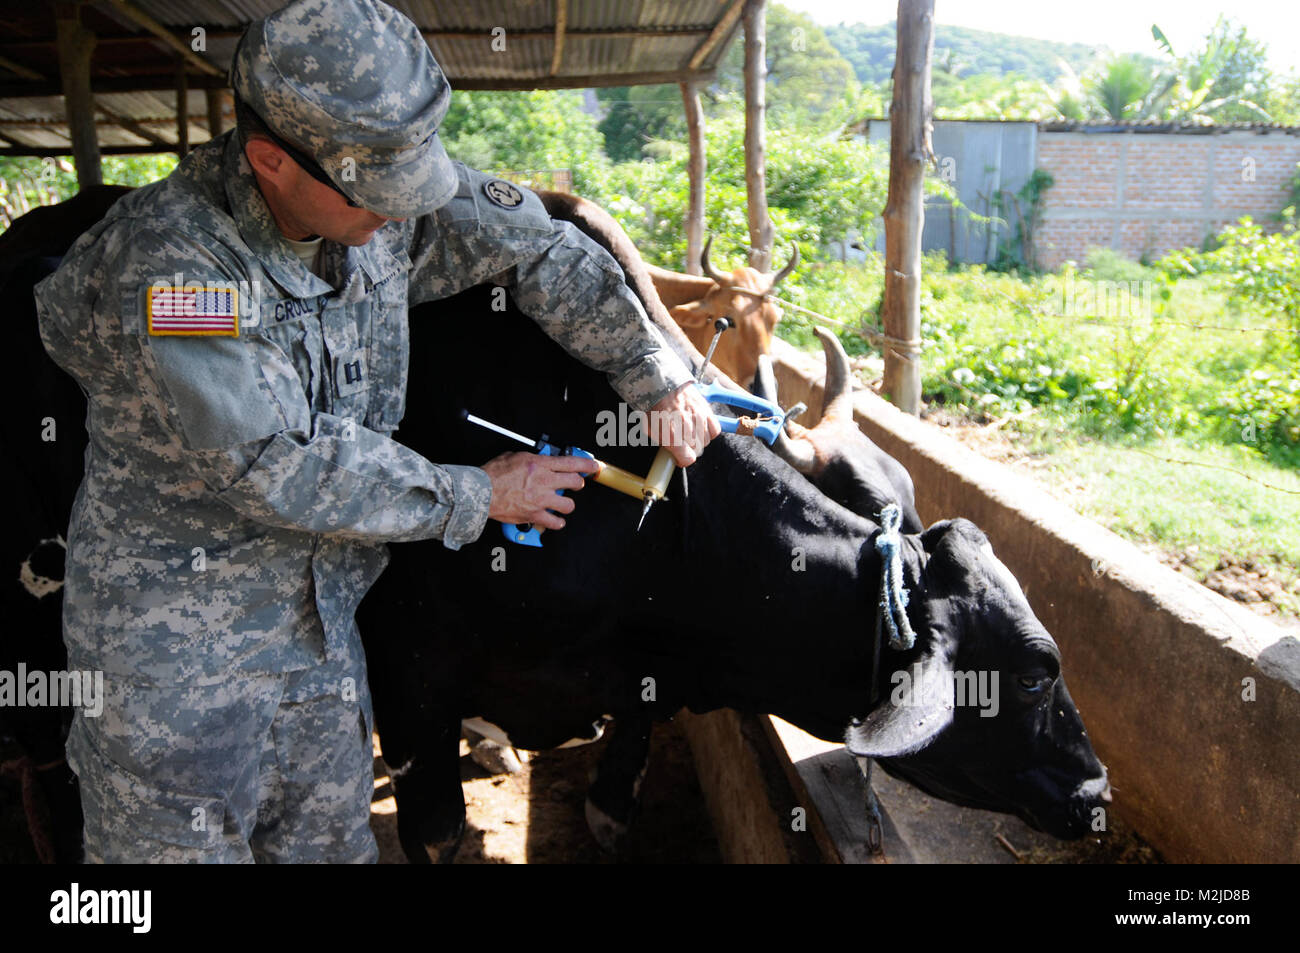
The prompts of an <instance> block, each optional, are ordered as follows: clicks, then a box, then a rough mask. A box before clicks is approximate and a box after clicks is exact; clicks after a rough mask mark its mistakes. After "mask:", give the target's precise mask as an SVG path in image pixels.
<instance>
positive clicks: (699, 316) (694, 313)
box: [669, 301, 713, 329]
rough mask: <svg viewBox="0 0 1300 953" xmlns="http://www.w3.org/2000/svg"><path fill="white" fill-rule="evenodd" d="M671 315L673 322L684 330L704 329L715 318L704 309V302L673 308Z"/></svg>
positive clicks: (694, 302)
mask: <svg viewBox="0 0 1300 953" xmlns="http://www.w3.org/2000/svg"><path fill="white" fill-rule="evenodd" d="M669 314H671V315H672V317H673V320H674V321H676V322H677V324H678V325H679V326H680V327H681V328H683V329H687V328H702V327H704V326H705V325H706V324H708V323H709V321H710V320H711V319H712V318H713V315H711V314H710V313H709V312H708V310H707V309H706V308H705V307H704V305H703V302H700V301H693V302H691V303H690V304H681V305H678V306H677V307H675V308H673V309H672V310H671V311H670V312H669Z"/></svg>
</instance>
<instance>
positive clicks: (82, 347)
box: [36, 133, 690, 682]
mask: <svg viewBox="0 0 1300 953" xmlns="http://www.w3.org/2000/svg"><path fill="white" fill-rule="evenodd" d="M458 171H459V176H460V186H459V190H458V192H457V193H456V196H455V197H454V198H453V199H452V200H451V201H450V202H449V203H448V204H447V205H445V206H443V207H442V208H441V209H439V210H438V211H436V212H434V213H432V214H430V215H426V216H423V217H420V218H416V219H409V220H406V221H404V222H389V223H388V224H386V225H385V226H384V227H383V228H381V229H380V230H379V231H378V232H377V233H376V234H375V237H374V238H373V239H372V240H371V241H370V242H369V243H368V244H367V245H365V246H363V247H358V248H351V247H345V246H342V245H339V244H335V243H332V242H328V241H327V242H326V243H325V252H324V256H323V266H322V269H321V270H322V271H323V272H324V273H325V275H326V276H327V277H329V278H330V279H331V281H329V282H327V281H325V280H322V279H321V278H318V277H317V276H316V275H314V274H312V273H311V272H310V271H308V270H307V269H306V268H305V267H304V266H303V265H302V263H301V261H300V260H299V259H298V258H297V257H296V256H295V255H294V254H293V252H292V250H291V249H290V247H289V246H288V245H287V244H286V243H285V242H284V241H283V239H282V238H281V235H280V232H279V230H278V229H277V227H276V225H275V223H274V221H273V219H272V217H271V214H270V211H269V209H268V208H267V205H266V203H265V202H264V200H263V199H262V196H261V193H260V192H259V191H258V188H257V185H256V180H255V179H254V177H253V174H252V172H251V170H250V168H249V166H248V163H247V160H246V159H245V158H244V156H243V154H242V151H241V150H240V149H239V146H238V142H237V139H236V138H235V136H234V134H233V133H227V134H226V135H224V136H221V137H219V138H218V139H217V140H215V141H214V142H212V143H209V144H205V145H203V146H200V147H199V148H197V149H196V150H194V151H193V152H192V153H191V154H190V155H189V156H187V157H186V158H185V160H184V161H183V162H182V163H181V164H180V165H179V166H178V168H177V169H176V171H175V172H174V173H173V174H172V175H171V176H169V177H168V178H167V179H165V180H164V181H162V182H159V183H155V184H154V185H151V186H148V187H145V188H142V189H139V190H137V191H136V192H133V193H131V194H130V195H127V196H125V197H123V198H122V199H121V200H119V201H118V203H117V204H116V205H115V206H114V207H113V209H112V210H111V211H110V213H109V215H108V216H107V217H106V218H105V219H104V220H103V221H102V222H100V223H99V224H98V225H96V226H95V227H94V228H92V229H91V230H90V231H89V232H87V233H86V234H85V235H83V236H82V237H81V238H80V239H79V240H78V242H77V243H76V244H75V245H74V246H73V248H72V249H71V250H70V251H69V253H68V255H67V257H66V258H65V260H64V262H63V264H62V266H61V267H60V268H59V270H58V271H57V272H55V273H54V274H53V275H51V276H50V277H49V278H47V279H46V280H45V281H43V282H42V283H41V284H40V285H38V286H37V289H36V296H37V307H38V312H39V315H40V329H41V336H42V339H43V340H44V342H45V346H46V349H47V350H48V351H49V353H50V355H51V356H52V357H53V358H54V360H55V361H56V362H57V363H58V364H59V365H60V366H62V367H63V368H64V369H65V370H67V371H68V372H69V373H71V374H72V375H73V377H75V378H76V379H77V381H78V382H79V383H80V385H81V387H82V389H83V390H84V391H85V392H86V394H87V396H88V400H89V410H88V415H87V429H88V430H89V433H90V443H89V446H88V448H87V451H86V460H85V462H86V468H85V469H86V472H85V479H84V481H83V482H82V485H81V488H80V491H79V492H78V495H77V499H76V503H75V505H74V509H73V514H72V522H71V526H70V531H69V540H68V542H69V547H68V548H69V552H68V568H67V576H66V588H65V599H64V636H65V640H66V641H67V643H68V647H69V650H70V653H71V654H72V656H73V657H74V659H76V660H77V663H78V664H90V665H93V666H95V667H98V668H101V669H103V670H105V671H108V672H112V673H116V674H120V675H130V676H135V677H137V678H144V679H151V680H152V679H159V680H167V681H172V682H174V681H179V680H187V681H188V680H193V681H196V682H201V681H207V680H215V679H219V678H221V677H223V676H225V675H226V674H227V673H230V672H285V671H294V670H300V669H304V668H309V667H311V666H313V665H317V664H319V663H321V662H323V661H324V660H326V659H330V660H332V661H333V660H337V659H340V658H342V657H344V656H349V655H353V654H354V653H356V652H357V651H358V649H357V645H356V643H355V638H356V636H355V625H354V623H353V611H354V609H355V608H356V605H357V603H358V602H359V601H360V599H361V597H362V596H363V595H364V594H365V592H366V590H367V589H368V588H369V586H370V584H371V583H372V582H373V581H374V580H375V578H377V576H378V574H379V573H380V572H381V571H382V569H383V566H384V564H385V562H386V552H385V549H384V546H383V543H384V541H387V540H416V539H429V538H440V539H442V540H443V542H444V543H445V544H446V545H447V546H449V547H451V548H453V549H455V548H459V547H460V546H461V545H463V544H464V543H466V542H470V541H472V540H474V539H476V538H477V537H478V535H479V534H480V532H481V531H482V529H483V526H484V523H485V521H486V518H487V511H488V504H489V501H490V496H491V485H490V483H489V481H488V478H487V475H486V474H485V473H484V472H483V471H482V470H480V469H478V468H476V467H463V466H439V465H437V464H434V463H431V462H429V461H428V460H426V459H424V458H423V457H421V456H419V455H418V454H416V453H413V452H412V451H410V450H408V449H407V448H405V447H403V446H401V445H400V444H398V443H396V442H395V441H394V440H392V439H391V433H392V431H393V430H394V429H395V428H396V427H397V425H398V423H399V422H400V421H401V419H402V414H403V403H404V395H405V390H406V375H407V364H408V340H407V307H408V304H417V303H420V302H423V301H428V300H433V299H437V298H441V297H445V296H449V295H452V294H455V293H456V292H458V291H461V290H463V289H465V288H467V287H470V286H472V285H475V284H479V283H483V282H487V281H493V282H496V283H497V284H500V285H502V286H504V287H506V288H508V289H509V291H510V293H511V294H512V296H513V297H514V299H515V301H516V303H517V304H518V305H519V306H520V308H522V309H523V310H524V311H525V312H527V313H528V314H530V315H532V316H533V317H534V319H535V320H536V321H537V322H538V323H539V325H540V326H541V327H542V328H543V329H544V330H545V331H546V332H547V333H548V334H549V335H550V336H551V337H552V338H554V339H555V340H556V341H557V342H559V343H560V344H562V345H563V346H564V347H565V348H566V349H567V350H569V351H570V352H571V353H573V354H575V355H577V356H579V357H581V358H582V359H583V360H585V361H586V362H587V363H588V364H590V365H591V366H593V367H595V368H598V369H601V370H604V371H605V372H607V373H608V374H609V376H610V380H611V383H612V384H613V386H614V388H615V389H616V390H617V391H618V392H619V394H620V395H621V396H622V397H623V398H624V399H626V400H627V401H628V402H629V403H631V404H633V405H634V406H637V407H640V408H643V409H644V408H648V407H649V406H651V405H652V404H654V403H655V402H657V401H658V400H659V399H660V398H661V397H663V396H665V395H666V394H668V393H670V392H671V391H672V390H674V389H675V388H676V387H678V386H680V385H681V384H682V383H685V382H686V381H687V380H689V379H690V374H689V372H688V371H687V370H686V368H685V366H684V365H683V364H682V363H681V361H680V359H678V358H677V357H676V355H674V354H673V353H672V352H671V351H669V350H668V349H667V347H666V346H665V345H664V343H663V340H662V338H661V337H660V336H659V333H658V331H657V330H656V329H655V328H654V327H653V326H652V325H651V324H650V322H649V321H648V320H647V319H646V317H645V314H644V312H643V311H642V310H641V307H640V305H639V303H638V302H636V300H635V298H633V297H632V295H631V294H630V292H629V291H628V290H627V288H626V286H625V285H624V284H623V281H622V273H621V272H620V271H619V270H618V267H617V265H615V264H614V262H613V260H612V259H611V258H609V257H608V256H607V255H606V254H605V253H604V252H603V251H602V250H601V249H599V248H598V247H597V246H595V245H594V244H593V243H592V242H590V241H589V240H588V239H587V238H586V237H585V236H583V235H581V233H579V232H577V231H576V230H575V229H574V228H573V227H572V226H571V225H568V224H566V223H556V222H552V221H551V220H550V218H549V217H548V216H547V214H546V212H545V210H544V209H543V207H542V205H541V202H540V200H539V199H538V198H537V196H536V195H534V194H533V193H531V192H529V191H527V190H523V189H520V190H510V189H509V188H508V187H507V188H506V190H505V192H504V195H505V196H506V199H507V201H506V202H505V203H504V204H503V203H502V202H500V201H498V199H499V198H500V197H501V196H502V194H503V193H502V191H501V186H500V184H497V186H495V187H492V186H491V183H492V181H493V180H491V179H489V178H488V177H487V176H484V175H483V174H481V173H478V172H475V171H472V170H469V169H466V168H465V167H463V166H459V167H458ZM493 191H494V192H495V194H496V196H497V197H498V198H496V199H492V200H491V201H489V200H488V199H489V198H491V195H490V192H493ZM193 285H199V286H204V287H205V288H207V289H208V290H209V293H210V294H215V295H216V296H217V297H216V298H209V299H203V300H215V301H217V302H218V303H217V305H216V306H215V313H216V314H218V315H219V317H218V318H216V319H214V320H216V322H217V323H218V324H220V323H221V322H222V321H223V320H226V321H229V323H231V324H232V325H233V324H234V320H233V316H234V313H235V312H236V311H237V313H238V324H237V326H235V327H232V328H230V333H226V334H212V333H208V334H201V335H194V334H180V333H175V331H174V330H173V331H172V333H165V332H163V333H160V328H165V327H166V320H165V319H164V318H160V317H159V315H161V314H164V313H165V309H164V308H162V306H160V305H159V302H160V301H162V300H164V298H165V296H166V294H179V293H180V292H181V290H182V289H184V288H187V287H192V286H193ZM160 289H163V290H160ZM223 294H229V295H230V297H229V298H222V297H220V296H221V295H223ZM159 295H162V296H163V297H159ZM408 299H409V300H408ZM231 302H237V303H236V304H234V305H233V306H232V307H231V311H230V315H229V316H227V317H224V318H223V317H220V315H224V314H226V312H225V311H223V308H225V307H227V306H229V305H230V304H231Z"/></svg>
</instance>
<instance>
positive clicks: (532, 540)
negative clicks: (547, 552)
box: [501, 443, 596, 549]
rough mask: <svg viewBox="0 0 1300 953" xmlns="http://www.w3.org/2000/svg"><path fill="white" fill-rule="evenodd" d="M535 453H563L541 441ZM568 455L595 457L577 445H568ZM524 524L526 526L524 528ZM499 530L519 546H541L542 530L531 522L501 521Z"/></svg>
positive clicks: (554, 455) (562, 454) (558, 494)
mask: <svg viewBox="0 0 1300 953" xmlns="http://www.w3.org/2000/svg"><path fill="white" fill-rule="evenodd" d="M537 453H538V454H539V455H540V456H543V457H560V456H564V455H565V452H564V451H563V450H561V449H560V448H559V447H557V446H555V445H554V444H551V443H543V444H542V446H541V449H539V450H538V451H537ZM568 455H569V456H571V457H586V458H587V459H588V460H595V459H596V458H595V457H593V456H592V455H591V454H589V453H588V452H587V451H586V450H579V449H578V448H577V447H570V448H569V450H568ZM555 494H556V496H563V495H564V491H563V490H556V491H555ZM525 526H526V527H528V528H527V529H524V527H525ZM501 532H502V533H504V534H505V537H506V539H508V540H510V542H512V543H518V544H519V545H520V546H533V547H536V548H537V549H541V548H542V531H541V530H539V529H538V528H537V527H536V526H534V525H533V524H532V523H503V524H502V525H501Z"/></svg>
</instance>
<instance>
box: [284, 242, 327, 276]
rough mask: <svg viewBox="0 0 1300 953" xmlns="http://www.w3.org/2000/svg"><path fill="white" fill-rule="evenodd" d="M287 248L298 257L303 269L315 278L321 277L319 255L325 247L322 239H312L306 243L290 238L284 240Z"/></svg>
mask: <svg viewBox="0 0 1300 953" xmlns="http://www.w3.org/2000/svg"><path fill="white" fill-rule="evenodd" d="M285 241H286V242H288V243H289V247H290V248H292V249H293V253H294V254H295V255H297V256H298V258H299V260H300V261H301V262H302V264H303V267H304V268H306V269H307V270H308V271H310V272H311V273H312V274H313V275H315V276H316V277H317V278H320V277H322V276H321V273H320V253H321V249H322V248H324V246H325V239H324V238H314V239H312V240H311V241H307V242H296V241H294V240H293V239H292V238H286V239H285Z"/></svg>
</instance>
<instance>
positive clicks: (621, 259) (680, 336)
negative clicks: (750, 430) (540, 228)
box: [539, 192, 924, 533]
mask: <svg viewBox="0 0 1300 953" xmlns="http://www.w3.org/2000/svg"><path fill="white" fill-rule="evenodd" d="M539 194H540V195H541V198H542V202H543V204H544V205H545V206H546V211H547V212H549V213H550V215H551V217H552V218H555V219H563V220H564V221H566V222H573V223H574V224H575V225H577V226H578V227H579V228H580V229H582V231H583V232H585V233H586V234H587V235H588V236H590V237H591V238H592V240H593V241H595V242H596V243H597V244H598V245H600V246H601V247H602V248H604V249H605V250H606V251H607V252H609V253H610V254H611V255H612V256H613V257H614V260H615V261H616V262H618V264H619V266H620V267H621V268H622V269H623V273H624V276H625V277H626V280H627V284H628V287H629V288H631V289H632V292H633V293H634V294H635V295H636V296H637V298H639V299H640V301H641V304H642V305H643V306H644V307H645V310H646V313H647V314H648V315H650V317H651V319H652V320H653V321H654V322H655V323H656V324H657V325H659V327H661V328H666V329H668V331H669V332H670V334H671V335H672V337H673V338H674V340H675V341H676V342H677V346H678V347H679V348H681V349H682V350H683V351H684V352H685V353H687V354H689V355H690V356H691V358H692V360H693V361H695V362H696V366H698V364H699V362H700V361H702V360H703V357H702V356H701V355H700V354H699V353H698V352H697V351H696V350H695V348H694V345H693V344H692V343H691V341H690V339H689V338H687V336H686V335H685V333H682V332H681V331H680V326H679V325H678V324H677V322H676V321H674V320H673V319H672V317H671V315H670V313H669V311H668V309H667V308H666V307H665V306H664V304H663V302H662V300H661V299H660V298H659V293H658V290H657V289H656V287H655V283H654V280H653V279H652V277H651V274H650V272H649V270H648V269H647V268H646V264H645V262H644V261H643V260H642V258H641V254H640V252H638V251H637V249H636V246H635V245H633V244H632V240H631V239H630V238H628V236H627V233H626V232H625V231H623V226H621V225H620V224H619V223H618V221H617V220H616V219H615V218H614V217H613V216H612V215H610V214H609V212H607V211H605V209H603V208H601V207H600V206H599V205H597V204H596V203H595V202H591V201H589V200H587V199H584V198H581V197H580V196H577V195H570V194H568V193H564V192H541V193H539ZM797 251H798V249H796V252H797ZM729 333H735V332H734V331H733V332H729ZM816 333H817V336H818V337H819V338H820V339H821V342H822V349H823V351H825V354H826V384H825V387H824V388H823V394H822V412H821V417H820V418H819V420H818V423H817V425H816V426H815V427H812V428H806V427H801V426H800V425H799V424H798V423H797V422H793V421H791V422H789V423H788V424H787V430H788V431H789V433H787V432H786V430H782V431H781V433H780V435H779V436H778V438H777V441H776V443H775V444H774V445H773V447H772V449H773V450H774V451H775V452H776V454H777V455H778V456H779V457H781V458H782V459H783V460H785V461H786V462H787V463H789V464H791V465H792V466H794V468H795V469H796V470H798V471H799V472H800V473H802V474H803V475H804V476H806V477H808V479H810V480H811V481H812V482H813V484H814V485H815V486H816V487H817V488H818V489H819V490H821V491H822V492H823V493H825V494H826V495H827V496H829V497H830V498H831V499H832V500H834V501H835V502H836V503H839V504H841V505H843V506H847V507H848V508H849V509H851V510H853V512H855V513H860V514H862V515H863V516H874V515H876V514H878V513H880V511H881V510H882V509H883V508H884V507H885V506H887V505H889V504H890V503H893V504H896V505H897V506H898V507H899V509H901V510H902V513H903V530H904V531H905V532H908V533H919V532H920V531H921V530H922V529H924V526H923V525H922V523H921V517H920V516H919V515H918V514H917V512H916V493H915V490H914V488H913V486H912V478H911V476H910V475H909V474H908V472H907V470H906V469H905V468H904V467H903V465H902V464H901V463H899V462H898V461H897V460H895V459H894V458H893V457H891V456H890V455H889V454H887V453H885V451H884V450H882V449H880V447H878V446H876V444H875V443H873V442H872V441H871V439H870V438H869V437H867V435H866V434H864V433H863V432H862V431H861V430H860V429H859V428H858V425H857V423H856V422H855V421H854V419H853V389H852V384H853V372H852V369H851V368H850V366H849V357H848V355H847V354H846V353H845V352H844V348H843V346H842V345H841V344H840V341H839V338H837V337H836V336H835V335H834V334H831V333H830V332H829V331H826V330H825V329H823V328H817V329H816ZM708 373H709V374H711V375H713V376H715V377H717V378H719V379H721V380H722V381H723V382H724V383H725V384H726V385H727V386H730V387H732V388H733V389H735V387H736V385H735V383H734V382H733V381H730V380H729V379H727V378H726V377H725V375H723V374H721V373H720V372H718V371H716V370H714V369H712V368H710V369H709V371H708ZM751 390H752V391H753V392H754V393H755V394H758V395H759V396H761V397H765V398H767V399H768V400H772V401H775V400H776V399H777V386H776V377H775V375H774V373H773V371H772V359H771V357H770V355H768V354H766V353H764V354H760V355H759V356H758V371H757V373H756V374H755V376H754V383H753V386H752V387H751Z"/></svg>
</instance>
